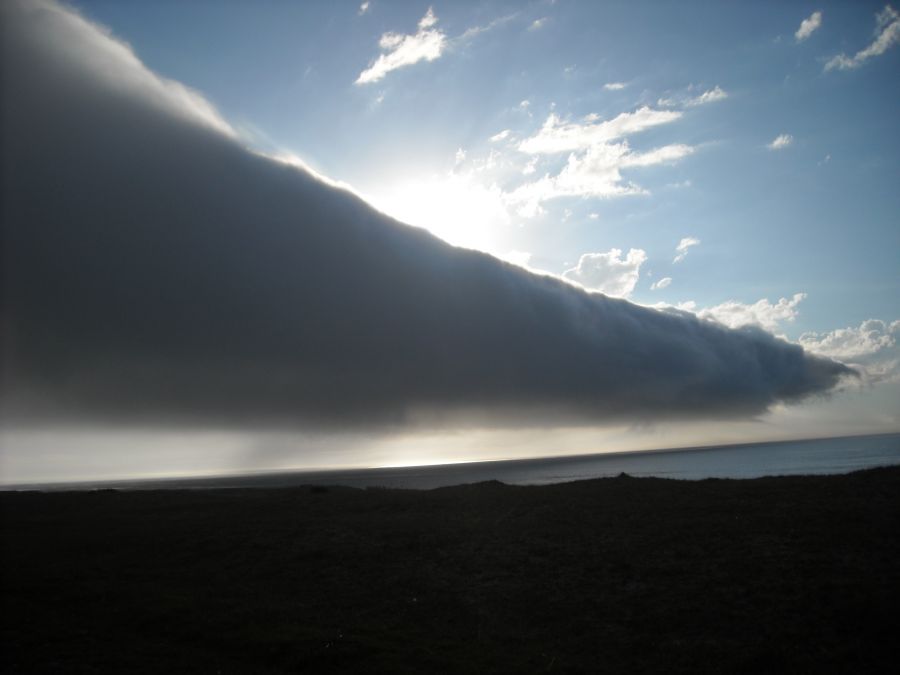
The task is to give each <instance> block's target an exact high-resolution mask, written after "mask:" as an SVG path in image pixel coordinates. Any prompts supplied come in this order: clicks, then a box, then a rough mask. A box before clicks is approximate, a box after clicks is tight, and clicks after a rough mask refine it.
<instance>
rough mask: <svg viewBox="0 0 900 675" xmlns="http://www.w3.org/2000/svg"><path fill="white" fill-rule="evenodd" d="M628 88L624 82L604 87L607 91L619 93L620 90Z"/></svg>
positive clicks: (610, 83)
mask: <svg viewBox="0 0 900 675" xmlns="http://www.w3.org/2000/svg"><path fill="white" fill-rule="evenodd" d="M626 86H628V85H627V84H625V83H624V82H607V83H606V84H604V85H603V88H604V89H606V91H619V90H620V89H624V88H625V87H626Z"/></svg>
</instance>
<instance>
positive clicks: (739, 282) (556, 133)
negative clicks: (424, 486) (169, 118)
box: [70, 0, 900, 463]
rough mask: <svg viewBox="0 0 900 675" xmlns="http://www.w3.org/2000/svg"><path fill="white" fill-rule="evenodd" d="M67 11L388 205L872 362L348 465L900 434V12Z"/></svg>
mask: <svg viewBox="0 0 900 675" xmlns="http://www.w3.org/2000/svg"><path fill="white" fill-rule="evenodd" d="M70 6H72V7H75V8H76V9H77V10H79V11H80V12H81V13H82V14H83V15H84V16H85V17H86V18H87V19H89V20H90V21H92V22H96V23H98V24H100V25H102V26H105V27H106V28H107V29H108V30H109V31H110V32H111V34H112V35H113V36H114V37H115V38H116V39H119V40H123V41H125V42H127V43H128V44H129V45H130V47H131V48H132V49H133V50H134V53H135V54H136V55H137V57H138V58H139V59H140V60H141V61H142V62H143V63H144V64H145V65H146V67H147V68H148V69H150V70H151V71H155V72H156V73H159V74H160V75H162V76H164V77H167V78H171V79H172V80H176V81H178V82H181V83H184V84H185V85H186V86H188V87H190V88H192V89H193V90H195V91H196V92H198V93H199V94H200V95H202V96H203V97H204V98H205V99H207V100H208V101H210V102H211V103H212V104H213V105H214V106H215V108H216V109H217V110H218V111H219V113H220V114H221V116H222V118H224V119H225V120H227V122H228V124H229V125H230V126H231V127H232V128H233V129H235V130H236V132H237V133H238V134H239V136H240V137H241V138H242V142H243V143H245V144H246V145H247V146H249V147H251V148H254V149H256V150H258V151H261V152H264V153H266V154H270V155H277V156H280V157H282V158H289V157H293V158H295V159H297V160H298V161H300V162H302V163H304V164H305V165H307V166H310V167H312V168H314V169H315V170H317V171H318V172H320V173H321V174H324V175H326V176H328V177H330V178H332V179H334V180H337V181H341V182H342V183H344V184H346V185H349V186H350V187H351V189H353V190H354V191H355V192H357V193H358V194H360V195H361V196H363V197H364V198H365V199H367V200H368V201H369V202H371V203H372V204H374V205H375V206H376V207H378V208H379V209H381V210H383V211H384V212H386V213H388V214H389V215H392V216H395V217H397V218H398V219H400V220H403V221H405V222H408V223H411V224H413V225H417V226H420V227H425V228H428V229H430V230H432V231H433V232H434V233H435V234H437V235H438V236H441V237H443V238H445V239H447V240H448V241H450V242H451V243H453V244H456V245H460V246H467V247H472V248H479V249H482V250H485V251H487V252H489V253H491V254H493V255H496V256H498V257H501V258H504V259H506V260H508V261H511V262H514V263H516V264H520V265H523V266H525V267H527V268H529V269H531V270H533V271H535V272H538V273H541V274H550V275H554V276H558V277H561V278H563V279H566V280H568V281H570V282H572V283H575V284H581V285H583V286H585V287H586V288H588V289H589V290H594V291H599V292H603V293H606V294H608V295H613V296H619V297H624V298H627V299H629V300H631V301H633V302H636V303H639V304H643V305H658V306H674V307H677V308H681V309H686V310H689V311H692V312H696V313H697V314H699V315H700V316H701V317H703V318H709V319H714V320H717V321H720V322H722V323H724V324H726V325H728V326H732V327H738V326H742V325H747V324H756V325H758V326H761V327H762V328H764V329H765V330H768V331H770V332H772V333H774V334H776V335H779V336H783V337H785V338H786V339H788V340H790V341H794V342H798V343H800V344H801V345H803V346H804V347H805V348H806V349H808V350H809V351H811V352H814V353H816V354H820V355H823V356H827V357H831V358H834V359H837V360H840V361H843V362H845V363H848V364H850V365H852V366H853V367H855V368H857V370H858V371H859V372H860V373H861V374H862V375H863V377H862V378H860V381H859V382H858V383H855V384H853V386H850V387H848V388H847V389H846V390H844V391H841V392H838V393H836V394H834V395H833V396H832V397H830V398H829V399H827V400H826V399H822V400H813V401H810V402H807V403H804V404H803V405H800V406H794V407H790V408H784V407H776V408H775V409H773V410H772V411H771V412H770V413H769V414H768V415H767V416H764V417H763V418H758V419H753V420H746V421H742V422H737V423H731V422H729V423H724V422H714V423H713V422H711V423H709V424H705V425H699V426H698V425H693V426H691V427H690V428H687V427H679V428H678V429H677V432H675V431H673V430H672V429H671V428H667V427H665V425H661V426H660V427H658V428H656V429H649V428H635V427H616V428H607V429H602V430H596V429H595V430H587V429H581V430H572V431H570V432H568V434H567V435H566V437H565V439H563V438H562V437H561V436H560V435H559V434H557V433H556V431H555V430H553V429H548V430H545V431H544V432H541V433H537V432H533V431H528V432H517V431H514V430H513V431H510V430H507V431H506V432H503V433H505V434H506V435H505V436H502V437H501V436H498V435H497V434H499V433H501V432H494V431H484V432H481V431H479V432H478V435H477V437H476V438H475V439H474V440H473V438H472V437H463V436H460V435H458V434H457V435H453V434H451V435H450V437H448V436H441V435H439V434H438V435H437V436H435V437H433V438H423V437H422V436H418V437H415V438H405V439H391V440H390V442H389V444H388V445H390V449H385V448H387V445H385V444H387V443H388V442H387V441H384V443H382V440H377V441H374V442H373V441H371V440H370V441H367V443H368V445H367V447H368V448H369V449H368V450H367V451H365V452H363V451H362V450H360V451H359V453H357V455H355V457H356V460H355V461H357V462H362V463H379V462H381V463H403V462H409V461H420V460H421V461H438V460H448V459H459V458H473V457H475V456H477V457H479V458H488V457H507V456H511V455H529V454H535V455H538V454H546V453H547V451H548V448H549V447H550V445H548V443H550V442H552V447H553V450H554V452H557V453H564V452H587V451H593V450H596V449H597V447H598V446H599V445H600V444H602V445H603V447H605V448H607V449H635V448H641V447H660V446H661V445H677V444H683V445H684V444H694V443H705V442H723V441H742V440H768V439H771V438H783V437H800V436H810V435H827V434H839V433H863V432H879V431H894V430H898V429H900V348H898V346H897V341H898V340H900V276H898V273H897V272H898V269H900V222H898V220H900V218H898V214H900V194H898V190H897V186H898V185H900V180H898V179H900V134H898V133H897V120H898V119H900V116H898V112H900V77H898V73H900V16H898V12H897V11H896V9H895V7H893V6H891V5H887V4H885V3H884V2H883V1H879V2H862V1H860V2H852V3H849V2H832V3H829V2H811V3H807V2H791V3H785V2H756V3H746V2H742V3H738V2H716V3H706V2H704V3H700V2H679V3H674V2H654V3H649V2H648V3H634V2H602V3H601V2H575V1H570V0H557V1H556V2H550V1H539V2H538V1H536V2H463V1H454V2H452V3H440V2H432V3H428V2H386V1H379V0H370V2H366V3H362V4H360V2H349V3H342V2H297V3H289V2H275V1H268V2H253V3H250V2H221V1H215V2H213V1H210V2H201V1H199V0H193V1H192V2H175V1H171V2H168V1H167V2H153V3H147V2H131V1H123V0H116V1H110V0H101V1H96V2H95V1H89V0H75V1H73V2H71V3H70ZM220 441H221V439H218V437H217V440H216V442H220ZM235 442H236V443H237V441H235ZM280 442H281V441H272V443H273V444H274V446H277V445H278V444H279V443H280ZM311 442H312V441H311ZM319 442H321V443H323V444H324V446H323V447H325V446H328V447H330V444H333V443H338V444H339V445H341V447H354V444H355V443H356V442H357V441H355V440H352V439H351V440H348V439H346V438H344V439H339V440H338V441H333V440H324V441H315V443H319ZM360 442H361V441H360ZM404 444H406V445H404ZM112 445H115V443H112ZM112 445H111V447H112ZM157 445H158V444H157ZM238 445H240V443H238ZM236 447H237V446H236ZM476 447H477V448H478V450H477V453H478V454H477V455H476V454H475V453H476V451H475V450H473V448H476ZM398 448H399V449H398ZM403 448H406V449H405V450H404V449H403ZM511 448H512V450H511ZM366 453H368V454H366ZM379 453H381V454H379ZM278 454H279V453H278V452H275V455H278ZM326 454H327V453H326ZM273 456H274V455H273ZM323 456H324V455H323ZM360 458H363V459H360Z"/></svg>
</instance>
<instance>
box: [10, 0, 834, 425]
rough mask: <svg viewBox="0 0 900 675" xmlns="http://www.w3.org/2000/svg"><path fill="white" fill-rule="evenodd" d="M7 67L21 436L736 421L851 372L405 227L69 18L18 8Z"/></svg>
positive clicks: (13, 11) (13, 342)
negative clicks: (209, 428) (39, 425)
mask: <svg viewBox="0 0 900 675" xmlns="http://www.w3.org/2000/svg"><path fill="white" fill-rule="evenodd" d="M2 57H3V66H2V67H3V84H2V86H3V104H2V105H3V110H2V115H3V117H2V153H3V157H2V162H3V164H2V218H3V338H4V342H3V350H4V355H3V356H4V359H3V379H4V382H3V385H4V415H5V418H6V420H7V422H13V423H27V422H29V421H30V423H35V422H47V421H52V420H57V419H58V420H63V419H72V418H76V419H93V420H98V421H145V422H146V421H150V422H156V421H161V422H171V421H177V420H183V421H188V422H191V423H198V424H211V423H234V424H244V423H256V424H258V423H271V424H297V425H306V426H311V427H316V426H321V427H326V428H328V427H335V426H344V425H354V426H366V425H383V424H394V423H419V424H432V423H433V424H443V423H447V421H448V420H450V419H452V420H459V419H467V420H468V419H475V420H477V421H478V422H479V423H481V422H484V423H498V422H500V423H506V422H509V421H512V420H516V421H523V420H525V421H528V422H532V423H543V422H558V421H560V420H564V421H569V422H575V421H578V422H593V421H600V420H606V419H635V418H639V419H649V418H656V417H663V416H684V415H692V416H709V417H712V416H717V417H720V416H727V415H748V414H755V413H758V412H760V411H763V410H765V409H766V408H767V407H768V406H769V405H771V404H773V403H774V402H776V401H793V400H798V399H801V398H804V397H806V396H809V395H813V394H817V393H821V392H825V391H827V390H829V389H830V388H832V387H833V386H834V385H835V384H836V381H837V380H838V379H839V378H840V377H841V376H842V375H844V374H847V373H848V372H849V371H848V369H847V368H846V367H844V366H842V365H840V364H837V363H835V362H833V361H829V360H825V359H822V358H817V357H813V356H811V355H809V354H806V353H804V352H803V350H802V349H801V348H800V347H798V346H796V345H792V344H788V343H786V342H783V341H781V340H778V339H776V338H774V337H773V336H771V335H769V334H768V333H765V332H763V331H761V330H756V329H750V328H747V329H742V330H729V329H727V328H724V327H722V326H720V325H717V324H714V323H711V322H708V321H700V320H698V319H697V318H696V317H694V316H692V315H689V314H684V313H680V314H674V313H662V312H658V311H654V310H651V309H647V308H643V307H640V306H637V305H634V304H631V303H628V302H626V301H623V300H616V299H612V298H608V297H605V296H602V295H596V294H594V295H589V294H587V293H584V292H581V291H579V290H577V289H575V288H573V287H570V286H568V285H566V284H564V283H561V282H558V281H556V280H554V279H550V278H546V277H538V276H534V275H531V274H529V273H528V272H525V271H524V270H521V269H519V268H517V267H513V266H510V265H507V264H504V263H502V262H500V261H498V260H496V259H494V258H492V257H490V256H487V255H484V254H481V253H476V252H472V251H468V250H462V249H457V248H452V247H450V246H448V245H447V244H445V243H443V242H441V241H440V240H438V239H436V238H434V237H433V236H431V235H429V234H428V233H426V232H424V231H422V230H418V229H414V228H410V227H407V226H404V225H401V224H399V223H397V222H395V221H393V220H391V219H390V218H388V217H386V216H384V215H382V214H380V213H378V212H376V211H375V210H373V209H372V208H371V207H369V206H368V205H367V204H366V203H364V202H363V201H362V200H360V199H359V198H357V197H356V196H355V195H353V194H352V193H350V192H348V191H344V190H340V189H336V188H335V187H332V186H330V185H327V184H325V183H323V182H322V181H320V180H317V179H316V178H315V177H313V176H312V175H310V174H309V173H307V172H305V171H302V170H299V169H296V168H293V167H288V166H285V165H283V164H281V163H278V162H275V161H273V160H271V159H267V158H264V157H260V156H257V155H255V154H253V153H251V152H248V151H247V150H245V149H244V148H243V147H241V145H240V143H239V142H238V141H237V140H235V138H234V137H233V136H232V135H230V134H229V133H228V128H227V125H226V124H225V123H224V122H223V121H222V120H221V119H220V118H218V117H217V115H216V114H215V112H214V111H213V110H212V109H211V108H210V107H209V106H208V105H207V104H205V103H204V102H203V101H202V99H200V98H199V97H197V96H196V95H193V94H191V93H190V92H189V91H188V90H186V89H184V88H183V87H180V85H177V84H175V83H172V82H166V81H163V80H161V79H159V78H157V77H156V76H154V75H153V74H151V73H149V72H148V71H146V70H145V69H144V68H143V66H141V64H140V63H139V62H138V61H137V60H136V59H135V58H134V57H133V55H132V54H131V52H130V51H129V50H128V49H127V48H125V47H124V46H123V45H121V44H119V43H116V42H114V41H113V40H112V39H110V38H109V37H108V36H106V35H105V34H103V33H102V32H101V31H99V30H97V29H96V28H95V27H93V26H91V25H90V24H88V23H86V22H84V21H82V20H81V19H80V18H79V17H77V16H76V15H74V14H72V13H71V12H69V11H68V10H60V9H59V8H58V7H57V6H55V5H52V4H49V3H35V2H27V3H20V2H8V3H5V4H4V9H3V54H2Z"/></svg>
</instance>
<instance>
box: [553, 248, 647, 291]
mask: <svg viewBox="0 0 900 675" xmlns="http://www.w3.org/2000/svg"><path fill="white" fill-rule="evenodd" d="M646 261H647V254H646V252H645V251H643V250H642V249H639V248H633V249H631V250H629V251H628V254H627V255H626V256H624V257H623V256H622V250H621V249H618V248H613V249H610V250H609V251H608V252H607V253H585V254H584V255H582V256H581V258H580V259H579V260H578V264H577V265H576V266H575V267H573V268H572V269H568V270H566V271H565V272H563V278H565V279H568V280H569V281H574V282H576V283H578V284H579V285H581V286H584V287H585V288H586V289H588V290H591V291H598V292H600V293H604V294H606V295H611V296H614V297H617V298H627V297H628V296H629V295H631V292H632V291H633V290H634V287H635V286H636V285H637V282H638V279H639V278H640V274H641V265H643V264H644V263H645V262H646Z"/></svg>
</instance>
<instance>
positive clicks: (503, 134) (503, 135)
mask: <svg viewBox="0 0 900 675" xmlns="http://www.w3.org/2000/svg"><path fill="white" fill-rule="evenodd" d="M511 133H512V131H510V130H509V129H504V130H503V131H500V132H498V133H496V134H494V135H493V136H491V137H490V138H489V139H488V140H489V141H490V142H491V143H499V142H500V141H502V140H505V139H507V138H509V135H510V134H511Z"/></svg>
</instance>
